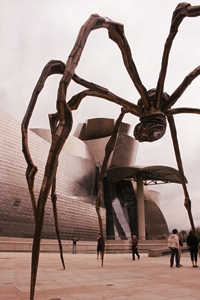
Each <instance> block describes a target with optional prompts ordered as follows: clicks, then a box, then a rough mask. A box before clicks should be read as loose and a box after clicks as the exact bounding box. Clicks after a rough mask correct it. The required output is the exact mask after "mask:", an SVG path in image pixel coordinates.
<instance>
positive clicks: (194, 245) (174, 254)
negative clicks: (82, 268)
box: [72, 229, 200, 268]
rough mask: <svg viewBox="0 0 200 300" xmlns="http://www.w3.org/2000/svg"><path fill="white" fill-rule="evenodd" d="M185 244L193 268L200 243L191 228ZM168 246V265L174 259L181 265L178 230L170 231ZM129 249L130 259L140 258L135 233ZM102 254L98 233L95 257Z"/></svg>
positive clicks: (181, 245) (100, 236) (100, 239)
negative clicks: (169, 253)
mask: <svg viewBox="0 0 200 300" xmlns="http://www.w3.org/2000/svg"><path fill="white" fill-rule="evenodd" d="M72 241H73V249H72V253H74V254H75V253H76V243H77V241H78V239H77V238H73V239H72ZM186 243H187V246H188V248H189V252H190V257H191V261H192V266H193V268H198V265H197V261H198V253H199V255H200V244H199V241H198V239H197V237H196V235H195V234H194V232H193V231H192V230H191V231H190V232H189V234H188V236H187V239H186ZM168 247H169V248H170V249H171V255H170V267H171V268H172V267H173V265H174V261H175V264H176V267H177V268H179V267H182V265H181V262H180V259H181V250H182V247H183V242H182V239H181V237H180V236H179V235H178V230H177V229H173V230H172V233H171V234H170V236H169V238H168ZM131 249H132V260H135V256H137V258H138V259H140V255H139V253H138V239H137V237H136V235H132V236H131ZM102 254H103V237H102V234H101V233H99V234H98V237H97V259H98V258H99V257H100V258H101V259H102Z"/></svg>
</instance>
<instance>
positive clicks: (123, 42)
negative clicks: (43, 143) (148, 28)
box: [22, 3, 200, 300]
mask: <svg viewBox="0 0 200 300" xmlns="http://www.w3.org/2000/svg"><path fill="white" fill-rule="evenodd" d="M198 16H200V6H192V5H190V4H189V3H180V4H178V5H177V7H176V8H175V10H174V12H173V15H172V20H171V26H170V31H169V35H168V37H167V39H166V43H165V45H164V52H163V57H162V62H161V69H160V74H159V77H158V82H157V85H156V88H155V89H151V90H149V91H147V90H146V88H145V87H144V86H143V84H142V82H141V79H140V77H139V75H138V72H137V69H136V66H135V63H134V61H133V58H132V55H131V49H130V47H129V44H128V42H127V39H126V37H125V34H124V29H123V25H122V24H120V23H117V22H114V21H112V20H110V19H108V18H103V17H100V16H99V15H97V14H95V15H91V17H90V18H89V19H88V20H87V21H86V23H85V24H84V25H83V26H82V27H81V29H80V32H79V34H78V37H77V40H76V42H75V45H74V47H73V49H72V51H71V53H70V55H69V57H68V60H67V62H66V64H65V63H63V62H61V61H50V62H49V63H48V64H47V65H46V66H45V67H44V69H43V71H42V74H41V76H40V78H39V80H38V82H37V84H36V86H35V89H34V91H33V94H32V97H31V100H30V103H29V106H28V109H27V111H26V114H25V116H24V119H23V121H22V147H23V152H24V156H25V159H26V162H27V171H26V178H27V183H28V188H29V193H30V196H31V201H32V206H33V212H34V216H35V223H36V225H35V232H34V239H33V248H32V266H31V267H32V270H31V290H30V299H31V300H33V299H34V291H35V284H36V276H37V269H38V262H39V251H40V241H41V233H42V227H43V220H44V210H45V204H46V201H47V198H48V195H49V193H50V192H51V199H52V202H53V210H54V217H55V225H56V232H57V236H58V241H59V246H60V254H61V260H62V263H63V267H65V266H64V260H63V257H62V244H61V241H60V236H59V230H58V221H57V212H56V211H57V210H56V200H57V197H56V172H57V166H58V158H59V154H60V152H61V150H62V147H63V145H64V143H65V141H66V139H67V137H68V135H69V134H70V131H71V129H72V123H73V119H72V111H73V110H75V109H77V108H78V106H79V104H80V102H81V100H82V99H83V98H85V97H87V96H93V97H99V98H103V99H106V100H108V101H111V102H114V103H116V104H118V105H120V106H121V107H122V110H121V114H120V115H119V117H118V119H117V121H116V123H115V126H114V129H113V133H112V135H111V138H110V140H109V141H108V144H107V145H106V149H105V157H104V161H103V165H102V169H101V173H100V176H99V180H98V192H97V195H96V210H97V216H98V220H99V225H100V231H101V233H102V235H103V229H102V220H101V214H100V204H101V200H102V181H103V177H104V175H105V172H106V167H107V163H108V159H109V156H110V154H111V152H112V150H113V147H114V144H115V141H116V135H117V131H118V128H119V125H120V123H121V121H122V119H123V117H124V115H125V114H126V113H130V114H133V115H135V116H137V117H139V119H140V123H139V124H137V125H136V126H135V129H134V136H135V138H136V139H137V140H138V141H139V142H153V141H156V140H158V139H160V138H162V136H163V135H164V133H165V130H166V124H167V121H168V123H169V127H170V132H171V136H172V141H173V146H174V151H175V156H176V160H177V165H178V169H179V172H180V178H181V183H182V186H183V192H184V196H185V201H184V205H185V207H186V209H187V212H188V216H189V220H190V224H191V227H192V229H193V231H195V227H194V222H193V217H192V213H191V201H190V197H189V193H188V190H187V187H186V182H185V176H184V171H183V165H182V161H181V156H180V151H179V145H178V139H177V135H176V127H175V123H174V117H173V115H175V114H179V113H195V114H200V109H198V108H176V109H172V108H171V107H172V106H173V105H174V104H175V103H176V101H177V100H178V99H179V98H180V96H181V95H182V94H183V92H184V91H185V90H186V88H187V87H188V85H189V84H190V83H191V82H192V81H193V80H194V79H195V78H196V77H197V76H198V75H199V74H200V66H199V67H197V68H196V69H194V70H193V71H191V72H190V73H189V74H188V75H187V76H186V77H185V78H184V79H183V81H182V83H180V85H179V86H178V87H177V89H176V90H175V91H174V92H173V93H172V94H171V95H168V94H167V93H165V92H164V82H165V77H166V72H167V66H168V58H169V53H170V49H171V46H172V42H173V40H174V38H175V36H176V34H177V32H178V27H179V25H180V24H181V22H182V20H183V19H184V18H185V17H198ZM99 28H106V29H107V30H108V34H109V38H110V39H111V40H113V41H114V42H115V43H116V44H117V45H118V47H119V49H120V50H121V53H122V57H123V61H124V65H125V67H126V69H127V72H128V74H129V76H130V78H131V80H132V82H133V84H134V85H135V88H136V89H137V91H138V93H139V94H140V99H139V100H138V104H133V103H131V102H129V101H127V100H125V99H122V98H120V97H118V96H117V95H115V94H113V93H112V92H110V91H109V90H107V89H106V88H104V87H101V86H99V85H97V84H95V83H92V82H88V81H86V80H84V79H83V78H80V77H78V76H77V75H76V74H75V69H76V67H77V65H78V62H79V59H80V57H81V54H82V51H83V48H84V46H85V43H86V41H87V38H88V36H89V34H90V32H91V31H92V30H95V29H99ZM52 74H61V75H62V78H61V80H60V83H59V88H58V96H57V112H56V113H55V114H52V115H49V120H50V127H51V134H52V143H51V147H50V150H49V155H48V159H47V163H46V167H45V171H44V177H43V181H42V185H41V190H40V193H39V197H38V200H37V202H36V200H35V195H34V178H35V175H36V173H37V167H36V166H35V165H34V163H33V160H32V158H31V154H30V151H29V146H28V135H27V128H28V124H29V121H30V118H31V115H32V113H33V110H34V106H35V104H36V101H37V98H38V95H39V93H40V92H41V90H42V88H43V86H44V83H45V80H46V79H47V77H48V76H50V75H52ZM71 80H73V81H74V82H76V83H77V84H79V85H81V86H83V87H85V88H86V89H85V90H84V91H82V92H80V93H78V94H77V95H74V96H73V97H72V98H71V99H70V100H69V101H68V102H67V101H66V94H67V88H68V86H69V84H70V82H71ZM103 255H104V249H103ZM102 265H103V259H102Z"/></svg>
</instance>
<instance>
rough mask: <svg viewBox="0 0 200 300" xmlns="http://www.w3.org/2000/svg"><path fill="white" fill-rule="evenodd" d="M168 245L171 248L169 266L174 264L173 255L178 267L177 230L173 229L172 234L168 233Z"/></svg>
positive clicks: (178, 247)
mask: <svg viewBox="0 0 200 300" xmlns="http://www.w3.org/2000/svg"><path fill="white" fill-rule="evenodd" d="M168 247H169V248H170V249H171V256H170V267H171V268H172V267H173V264H174V257H175V262H176V267H177V268H179V267H180V264H179V249H180V245H179V237H178V230H177V229H173V230H172V234H170V236H169V238H168Z"/></svg>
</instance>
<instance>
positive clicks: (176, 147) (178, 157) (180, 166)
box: [167, 116, 195, 232]
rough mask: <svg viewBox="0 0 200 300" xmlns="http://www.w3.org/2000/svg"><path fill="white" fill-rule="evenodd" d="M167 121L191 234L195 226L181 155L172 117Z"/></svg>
mask: <svg viewBox="0 0 200 300" xmlns="http://www.w3.org/2000/svg"><path fill="white" fill-rule="evenodd" d="M167 119H168V122H169V126H170V132H171V137H172V141H173V146H174V152H175V156H176V161H177V165H178V169H179V173H180V179H181V184H182V187H183V191H184V195H185V201H184V205H185V208H186V210H187V212H188V216H189V220H190V224H191V228H192V230H193V232H195V226H194V221H193V217H192V212H191V200H190V197H189V193H188V190H187V187H186V182H185V176H184V170H183V164H182V160H181V154H180V150H179V144H178V138H177V132H176V126H175V122H174V117H173V116H168V117H167Z"/></svg>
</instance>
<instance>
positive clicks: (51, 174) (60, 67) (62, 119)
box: [22, 61, 72, 299]
mask: <svg viewBox="0 0 200 300" xmlns="http://www.w3.org/2000/svg"><path fill="white" fill-rule="evenodd" d="M64 69H65V64H64V63H63V62H61V61H50V62H49V63H48V64H47V65H46V66H45V68H44V69H43V72H42V74H41V76H40V78H39V80H38V82H37V84H36V87H35V89H34V91H33V94H32V97H31V100H30V103H29V106H28V109H27V112H26V114H25V117H24V119H23V122H22V146H23V152H24V156H25V159H26V161H27V164H28V167H27V173H26V175H27V182H28V186H29V192H30V195H31V199H32V200H34V203H33V204H34V209H35V211H34V216H35V220H36V227H35V233H34V240H33V249H32V273H31V295H30V297H31V299H33V298H34V290H35V282H36V274H37V266H38V260H39V249H40V241H41V232H42V225H43V219H44V207H45V204H46V200H47V198H48V194H49V191H50V189H51V187H52V185H53V190H52V197H53V199H52V200H53V201H54V200H55V181H54V180H55V174H56V171H57V165H58V156H59V153H60V151H61V149H62V146H63V144H64V142H65V140H66V138H67V136H68V135H69V133H70V131H71V128H72V116H71V110H70V109H69V107H68V106H67V104H66V102H65V103H63V102H62V101H60V102H59V101H58V102H57V110H58V112H57V113H56V114H55V115H54V118H53V115H52V116H51V118H50V120H51V121H52V120H54V121H52V122H50V123H52V124H53V123H54V134H53V135H52V144H51V148H50V152H49V156H48V160H47V164H46V168H45V174H44V178H43V183H42V187H41V190H40V195H39V198H38V203H37V205H36V202H35V196H34V178H35V174H36V170H37V168H36V167H35V166H34V164H33V161H32V158H31V155H30V151H29V147H28V135H27V128H28V124H29V121H30V118H31V116H32V112H33V109H34V107H35V104H36V101H37V98H38V95H39V93H40V92H41V90H42V88H43V86H44V83H45V80H46V78H47V77H48V76H50V75H52V74H63V73H64ZM51 129H52V127H51ZM54 202H55V201H54ZM53 209H54V216H56V215H57V211H55V209H56V206H55V205H53ZM55 225H56V226H57V219H55ZM38 227H39V228H38ZM56 232H57V233H58V227H56ZM57 237H58V242H59V245H61V241H60V235H59V234H57ZM60 251H61V252H60V255H61V261H62V264H63V267H65V266H64V260H63V255H62V247H60Z"/></svg>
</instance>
